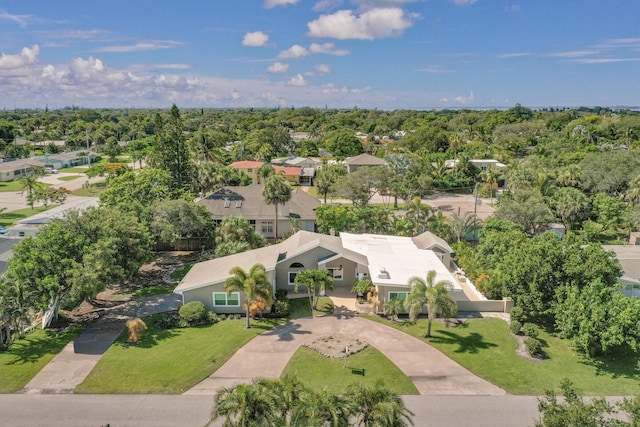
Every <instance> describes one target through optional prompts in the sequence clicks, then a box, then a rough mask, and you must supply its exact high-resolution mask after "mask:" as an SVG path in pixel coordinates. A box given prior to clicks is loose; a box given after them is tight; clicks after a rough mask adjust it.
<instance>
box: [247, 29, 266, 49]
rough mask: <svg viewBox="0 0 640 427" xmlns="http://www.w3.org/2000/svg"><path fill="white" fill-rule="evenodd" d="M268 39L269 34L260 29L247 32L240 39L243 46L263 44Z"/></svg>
mask: <svg viewBox="0 0 640 427" xmlns="http://www.w3.org/2000/svg"><path fill="white" fill-rule="evenodd" d="M268 41H269V36H268V35H267V34H265V33H263V32H262V31H254V32H252V33H247V34H245V35H244V38H243V39H242V45H243V46H252V47H259V46H264V45H265V44H267V42H268Z"/></svg>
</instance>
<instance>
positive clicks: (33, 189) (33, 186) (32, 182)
mask: <svg viewBox="0 0 640 427" xmlns="http://www.w3.org/2000/svg"><path fill="white" fill-rule="evenodd" d="M43 175H44V168H43V167H41V166H34V167H33V168H32V169H31V173H30V174H29V175H27V176H24V177H22V178H20V179H19V180H18V182H19V183H20V186H21V187H22V193H24V192H25V191H26V192H27V203H28V204H29V207H31V209H33V204H34V203H35V202H36V193H37V192H38V190H40V189H41V188H42V187H43V184H42V183H41V182H40V181H38V178H40V177H41V176H43Z"/></svg>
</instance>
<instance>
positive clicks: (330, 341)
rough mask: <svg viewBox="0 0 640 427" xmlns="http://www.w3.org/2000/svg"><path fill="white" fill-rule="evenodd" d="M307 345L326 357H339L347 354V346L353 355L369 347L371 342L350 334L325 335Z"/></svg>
mask: <svg viewBox="0 0 640 427" xmlns="http://www.w3.org/2000/svg"><path fill="white" fill-rule="evenodd" d="M305 346H306V347H309V348H310V349H312V350H315V351H316V352H318V353H320V354H321V355H323V356H324V357H326V358H329V359H339V358H341V357H344V356H345V349H346V348H347V346H348V347H349V354H350V355H353V354H356V353H359V352H360V351H362V350H364V349H365V348H367V347H369V344H368V343H367V342H365V341H363V340H361V339H360V338H357V337H352V336H348V335H323V336H321V337H318V338H316V339H314V340H313V341H311V342H309V343H306V344H305Z"/></svg>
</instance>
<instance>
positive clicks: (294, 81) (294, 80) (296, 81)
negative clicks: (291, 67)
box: [287, 74, 309, 86]
mask: <svg viewBox="0 0 640 427" xmlns="http://www.w3.org/2000/svg"><path fill="white" fill-rule="evenodd" d="M308 84H309V83H308V82H307V81H306V80H305V79H304V77H302V74H297V75H295V76H293V77H291V79H290V80H289V81H288V82H287V85H288V86H307V85H308Z"/></svg>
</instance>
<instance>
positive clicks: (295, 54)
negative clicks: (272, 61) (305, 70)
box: [278, 44, 309, 59]
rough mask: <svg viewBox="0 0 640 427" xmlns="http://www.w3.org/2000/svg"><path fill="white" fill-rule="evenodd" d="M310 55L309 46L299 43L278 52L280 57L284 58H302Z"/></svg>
mask: <svg viewBox="0 0 640 427" xmlns="http://www.w3.org/2000/svg"><path fill="white" fill-rule="evenodd" d="M307 55H309V51H308V50H307V48H305V47H302V46H300V45H299V44H294V45H293V46H291V47H290V48H289V49H287V50H283V51H282V52H280V53H279V54H278V58H283V59H292V58H300V57H302V56H307Z"/></svg>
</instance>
